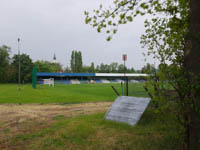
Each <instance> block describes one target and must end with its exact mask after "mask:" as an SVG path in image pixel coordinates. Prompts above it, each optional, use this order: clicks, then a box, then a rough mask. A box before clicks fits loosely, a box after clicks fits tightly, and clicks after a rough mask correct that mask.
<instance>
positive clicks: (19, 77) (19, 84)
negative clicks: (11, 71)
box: [17, 38, 21, 91]
mask: <svg viewBox="0 0 200 150" xmlns="http://www.w3.org/2000/svg"><path fill="white" fill-rule="evenodd" d="M17 42H18V59H19V66H18V67H19V68H18V69H19V70H18V90H19V91H21V65H20V38H18V39H17Z"/></svg>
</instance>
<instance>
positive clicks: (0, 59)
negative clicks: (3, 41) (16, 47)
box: [0, 45, 12, 82]
mask: <svg viewBox="0 0 200 150" xmlns="http://www.w3.org/2000/svg"><path fill="white" fill-rule="evenodd" d="M9 53H10V48H9V47H8V46H6V45H3V46H1V47H0V82H8V81H9V73H10V72H12V71H11V67H10V57H9Z"/></svg>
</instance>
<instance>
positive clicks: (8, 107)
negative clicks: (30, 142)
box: [0, 102, 112, 149]
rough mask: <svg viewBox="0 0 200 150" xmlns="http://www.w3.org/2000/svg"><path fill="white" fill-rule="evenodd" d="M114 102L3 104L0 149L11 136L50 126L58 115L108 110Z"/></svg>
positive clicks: (74, 114)
mask: <svg viewBox="0 0 200 150" xmlns="http://www.w3.org/2000/svg"><path fill="white" fill-rule="evenodd" d="M111 104H112V102H97V103H82V104H68V105H56V104H46V105H39V104H23V105H17V104H3V105H0V149H1V148H2V147H1V146H2V144H3V145H4V144H5V141H7V140H8V139H9V138H10V137H13V136H14V135H17V134H20V133H29V132H32V131H36V130H40V129H41V128H44V127H48V125H50V124H51V123H52V122H53V121H54V120H53V118H54V117H56V116H66V117H67V116H69V117H71V116H76V115H80V114H92V113H97V112H106V111H107V110H108V109H109V107H110V106H111Z"/></svg>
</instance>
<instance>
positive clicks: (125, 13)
mask: <svg viewBox="0 0 200 150" xmlns="http://www.w3.org/2000/svg"><path fill="white" fill-rule="evenodd" d="M199 7H200V1H199V0H190V1H189V0H163V1H159V0H130V1H127V0H115V1H114V8H113V9H112V10H110V9H109V10H105V9H103V8H102V5H100V7H99V9H98V10H95V11H94V12H95V15H94V16H90V15H89V13H88V12H86V11H85V15H86V18H85V22H86V23H87V24H90V25H92V26H93V27H96V28H97V31H98V32H101V31H102V29H107V31H106V33H108V37H107V40H108V41H109V40H111V38H112V36H113V34H115V33H116V32H117V30H118V26H119V25H121V24H126V23H127V22H132V21H133V19H134V17H136V16H138V15H145V14H150V15H152V18H151V19H150V20H146V21H145V27H146V33H145V34H144V35H142V37H141V43H142V44H143V45H144V46H147V47H148V50H149V52H148V55H149V54H153V56H154V58H157V59H159V60H160V62H161V64H162V67H161V69H160V73H159V74H160V75H161V76H160V79H161V80H168V81H169V83H170V84H171V86H172V87H174V89H175V91H176V93H177V95H178V104H179V107H180V111H179V114H181V115H182V119H183V120H184V122H183V126H184V129H185V134H184V146H183V148H184V149H200V126H199V124H200V115H199V108H200V94H199V93H200V92H199V91H200V90H199V89H200V88H199V83H200V82H199V73H200V69H199V66H200V60H199V58H200V51H199V48H200V42H199V33H200V18H199V17H198V15H197V14H199V13H200V9H199ZM167 63H168V64H169V63H170V64H171V65H170V66H167V65H166V64H167ZM153 84H154V83H153ZM155 84H156V83H155ZM163 90H165V89H164V88H163ZM155 97H156V94H155ZM179 116H180V115H179Z"/></svg>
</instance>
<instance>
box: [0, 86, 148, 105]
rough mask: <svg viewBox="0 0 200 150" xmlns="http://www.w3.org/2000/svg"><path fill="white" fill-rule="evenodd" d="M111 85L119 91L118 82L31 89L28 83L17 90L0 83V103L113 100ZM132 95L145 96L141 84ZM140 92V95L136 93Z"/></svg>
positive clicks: (114, 95)
mask: <svg viewBox="0 0 200 150" xmlns="http://www.w3.org/2000/svg"><path fill="white" fill-rule="evenodd" d="M111 85H114V87H115V88H116V89H117V90H118V91H119V93H120V84H77V85H73V84H70V85H63V84H57V85H55V87H54V88H53V87H49V86H47V85H39V86H37V89H33V88H32V86H31V85H30V84H25V85H22V90H21V91H18V87H17V84H0V103H22V104H23V103H41V104H45V103H82V102H97V101H113V100H114V99H115V98H116V97H117V96H116V94H115V93H114V91H113V90H112V88H111ZM134 85H135V87H134V88H131V89H133V93H134V91H135V94H132V95H134V96H147V94H146V93H145V92H144V89H143V84H142V83H138V84H134ZM139 92H140V95H138V93H139ZM141 93H142V94H141Z"/></svg>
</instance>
